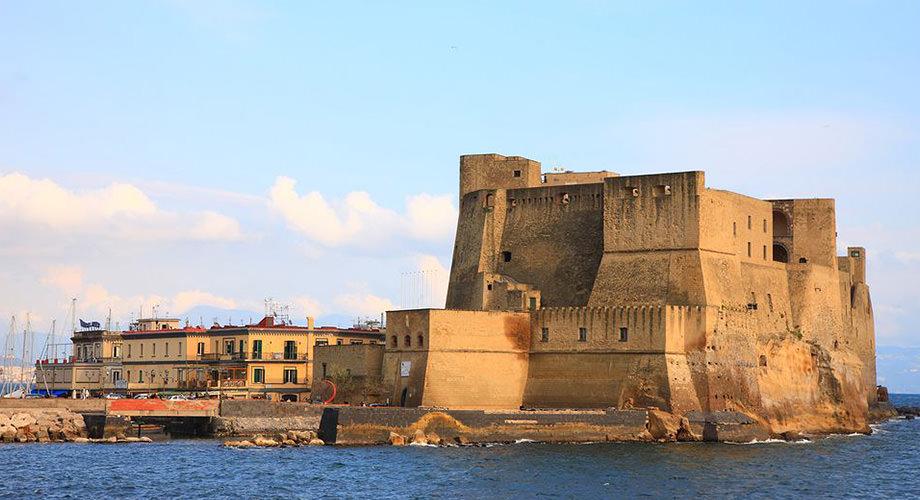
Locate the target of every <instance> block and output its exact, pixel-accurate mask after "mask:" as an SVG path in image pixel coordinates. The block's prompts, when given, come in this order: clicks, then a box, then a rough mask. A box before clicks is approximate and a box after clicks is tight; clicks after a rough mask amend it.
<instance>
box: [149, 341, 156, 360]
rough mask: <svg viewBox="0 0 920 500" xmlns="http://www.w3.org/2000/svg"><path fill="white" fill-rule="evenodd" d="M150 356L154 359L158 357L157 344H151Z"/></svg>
mask: <svg viewBox="0 0 920 500" xmlns="http://www.w3.org/2000/svg"><path fill="white" fill-rule="evenodd" d="M150 355H151V356H153V357H156V356H157V343H156V342H152V343H151V344H150Z"/></svg>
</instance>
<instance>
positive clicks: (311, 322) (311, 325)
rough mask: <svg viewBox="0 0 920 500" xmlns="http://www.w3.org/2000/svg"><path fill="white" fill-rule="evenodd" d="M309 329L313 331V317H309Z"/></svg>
mask: <svg viewBox="0 0 920 500" xmlns="http://www.w3.org/2000/svg"><path fill="white" fill-rule="evenodd" d="M307 329H308V330H313V316H307Z"/></svg>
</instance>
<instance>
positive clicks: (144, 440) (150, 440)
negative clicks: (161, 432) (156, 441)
mask: <svg viewBox="0 0 920 500" xmlns="http://www.w3.org/2000/svg"><path fill="white" fill-rule="evenodd" d="M138 439H140V440H141V442H142V443H152V442H153V440H152V439H150V438H149V437H147V436H142V437H140V438H138Z"/></svg>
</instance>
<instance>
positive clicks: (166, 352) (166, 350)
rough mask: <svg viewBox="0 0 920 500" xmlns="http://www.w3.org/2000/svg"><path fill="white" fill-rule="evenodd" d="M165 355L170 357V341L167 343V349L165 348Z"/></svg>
mask: <svg viewBox="0 0 920 500" xmlns="http://www.w3.org/2000/svg"><path fill="white" fill-rule="evenodd" d="M163 356H166V357H167V358H168V357H169V342H167V343H166V349H164V352H163Z"/></svg>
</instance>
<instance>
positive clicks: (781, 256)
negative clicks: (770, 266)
mask: <svg viewBox="0 0 920 500" xmlns="http://www.w3.org/2000/svg"><path fill="white" fill-rule="evenodd" d="M773 261H774V262H785V263H788V262H789V252H788V251H787V250H786V247H784V246H782V245H780V244H779V243H774V244H773Z"/></svg>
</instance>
